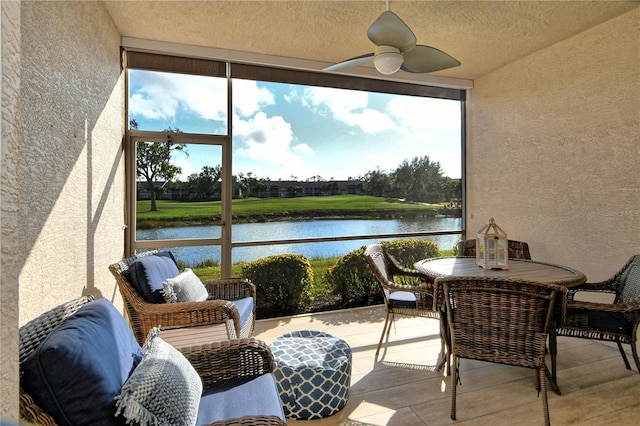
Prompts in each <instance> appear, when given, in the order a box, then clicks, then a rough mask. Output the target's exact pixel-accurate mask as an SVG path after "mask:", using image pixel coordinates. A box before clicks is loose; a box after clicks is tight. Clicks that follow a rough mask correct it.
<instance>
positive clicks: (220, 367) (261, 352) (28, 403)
mask: <svg viewBox="0 0 640 426" xmlns="http://www.w3.org/2000/svg"><path fill="white" fill-rule="evenodd" d="M93 300H94V297H93V296H85V297H81V298H79V299H76V300H73V301H71V302H68V303H65V304H62V305H59V306H57V307H55V308H53V309H52V310H50V311H48V312H46V313H44V314H42V315H40V316H39V317H37V318H35V319H34V320H32V321H30V322H28V323H27V324H25V325H24V326H22V327H21V328H20V332H19V361H20V364H21V365H22V363H23V362H24V361H25V360H26V359H27V358H28V357H29V355H30V354H31V353H32V352H33V351H34V350H35V349H36V348H37V347H38V346H39V345H40V344H41V343H42V342H43V341H44V340H45V339H46V338H47V336H48V335H49V334H50V333H51V332H52V331H53V330H54V329H55V328H56V327H58V325H60V323H61V322H62V321H63V320H64V319H65V318H67V317H69V316H71V315H73V314H74V313H75V312H76V311H77V310H78V309H80V308H81V307H82V306H83V305H85V304H86V303H89V302H91V301H93ZM179 350H180V352H182V354H183V355H184V356H185V357H186V358H187V359H188V360H189V362H190V363H191V364H192V365H193V367H194V368H195V370H196V371H197V372H198V375H199V376H200V378H201V379H202V384H203V389H206V388H207V387H211V386H215V385H217V384H218V383H227V382H229V381H232V380H233V379H238V378H242V379H248V378H252V377H258V376H261V375H263V374H268V373H271V372H272V371H273V368H274V360H273V355H272V353H271V350H270V349H269V346H268V345H267V344H266V343H264V342H262V341H260V340H257V339H253V338H248V339H234V340H226V341H219V342H214V343H210V344H206V345H201V346H200V345H197V346H191V347H185V348H179ZM20 371H21V373H22V367H21V368H20ZM70 374H73V373H72V372H70ZM20 420H21V422H27V423H29V424H35V425H46V426H55V425H56V424H57V423H56V421H55V420H54V419H53V417H51V416H50V415H49V414H48V413H46V412H45V411H44V410H43V409H42V408H41V407H40V406H38V405H37V404H36V402H35V401H34V400H33V398H32V397H31V396H30V395H29V394H27V393H26V392H25V391H24V389H23V388H22V387H21V388H20ZM215 424H216V425H245V424H246V425H285V424H286V423H285V422H284V421H283V420H282V419H280V418H279V417H277V416H272V415H269V416H267V415H264V416H260V415H254V416H245V417H242V418H236V419H229V420H228V421H222V422H216V423H215Z"/></svg>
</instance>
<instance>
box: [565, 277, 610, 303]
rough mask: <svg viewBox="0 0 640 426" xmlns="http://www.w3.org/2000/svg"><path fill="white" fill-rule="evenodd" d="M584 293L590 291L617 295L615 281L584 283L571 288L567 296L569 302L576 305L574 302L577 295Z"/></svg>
mask: <svg viewBox="0 0 640 426" xmlns="http://www.w3.org/2000/svg"><path fill="white" fill-rule="evenodd" d="M582 291H588V292H592V293H607V294H616V287H615V281H614V280H613V279H608V280H605V281H600V282H597V283H584V284H581V285H579V286H576V287H571V288H570V289H569V292H568V294H567V298H568V300H569V302H570V303H574V302H573V300H574V298H575V296H576V293H579V292H582Z"/></svg>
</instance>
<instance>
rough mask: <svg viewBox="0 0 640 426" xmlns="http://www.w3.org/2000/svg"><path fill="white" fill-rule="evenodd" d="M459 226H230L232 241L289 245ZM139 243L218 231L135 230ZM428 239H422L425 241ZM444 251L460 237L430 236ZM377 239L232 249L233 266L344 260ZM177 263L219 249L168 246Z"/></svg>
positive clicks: (348, 222) (417, 222)
mask: <svg viewBox="0 0 640 426" xmlns="http://www.w3.org/2000/svg"><path fill="white" fill-rule="evenodd" d="M461 227H462V219H461V218H450V217H445V218H420V219H379V220H377V219H374V220H360V219H344V220H307V221H293V222H266V223H245V224H238V225H233V241H234V242H245V241H265V240H290V239H299V238H327V237H343V236H350V235H372V234H396V233H407V232H423V231H433V232H438V231H454V230H459V229H461ZM137 238H138V240H165V239H166V240H171V239H180V238H220V227H219V226H185V227H175V228H162V229H138V231H137ZM424 238H425V239H426V237H424ZM429 239H430V240H432V241H434V242H435V243H436V244H438V247H440V248H441V249H443V250H448V249H451V248H452V247H453V246H454V245H455V244H456V243H457V241H458V239H459V235H436V236H433V237H429ZM377 241H378V240H375V239H374V240H370V239H367V240H353V241H332V242H322V243H297V244H277V245H268V246H256V247H237V248H234V249H233V262H234V263H235V262H239V261H245V262H249V261H253V260H256V259H260V258H263V257H266V256H270V255H274V254H283V253H294V254H302V255H304V256H306V257H307V258H308V259H315V258H323V257H337V256H343V255H345V254H347V253H349V252H350V251H353V250H356V249H358V248H360V247H362V246H363V245H366V244H371V243H374V242H377ZM168 248H170V249H171V251H172V252H174V254H175V255H176V257H177V258H178V259H180V261H182V262H184V263H185V264H187V265H193V264H196V263H198V262H200V261H203V260H206V259H215V260H219V259H220V247H219V246H206V247H168Z"/></svg>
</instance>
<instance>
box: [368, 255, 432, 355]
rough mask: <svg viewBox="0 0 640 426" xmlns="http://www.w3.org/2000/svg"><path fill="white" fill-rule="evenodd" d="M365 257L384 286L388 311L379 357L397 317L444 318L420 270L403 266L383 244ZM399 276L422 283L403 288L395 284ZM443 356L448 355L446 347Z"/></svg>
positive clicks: (381, 285) (429, 285) (430, 286)
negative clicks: (435, 306) (387, 251)
mask: <svg viewBox="0 0 640 426" xmlns="http://www.w3.org/2000/svg"><path fill="white" fill-rule="evenodd" d="M364 257H365V258H366V259H367V262H368V263H369V266H371V270H372V271H373V275H374V276H375V277H376V279H377V281H378V284H379V285H380V288H381V290H382V294H383V297H384V304H385V308H386V317H385V321H384V327H383V328H382V335H381V336H380V342H379V343H378V349H377V350H376V357H377V356H378V354H379V353H380V348H381V347H382V341H383V340H384V337H385V334H386V335H387V339H388V338H389V333H390V332H391V321H393V320H394V318H395V316H396V315H404V316H411V317H424V318H436V319H440V314H439V312H438V311H437V310H434V304H433V284H432V283H426V282H424V281H422V280H423V277H422V276H421V274H420V273H419V272H418V271H415V270H412V269H407V268H404V267H402V266H400V265H399V264H398V262H397V261H396V260H395V259H394V258H393V257H392V256H391V255H389V254H388V253H386V252H385V251H384V248H383V247H382V246H381V245H380V244H372V245H369V246H368V247H367V248H366V250H365V252H364ZM398 277H413V278H418V279H419V281H420V284H418V285H403V284H399V283H396V282H394V279H396V278H398ZM390 319H391V321H389V320H390ZM442 353H444V347H443V352H442Z"/></svg>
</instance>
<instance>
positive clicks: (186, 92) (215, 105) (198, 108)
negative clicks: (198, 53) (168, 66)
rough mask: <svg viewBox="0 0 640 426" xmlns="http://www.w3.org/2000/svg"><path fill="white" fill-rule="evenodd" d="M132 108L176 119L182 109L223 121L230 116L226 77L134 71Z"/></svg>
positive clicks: (136, 112)
mask: <svg viewBox="0 0 640 426" xmlns="http://www.w3.org/2000/svg"><path fill="white" fill-rule="evenodd" d="M131 72H132V73H133V74H132V76H131V77H132V81H134V82H135V84H136V87H134V88H133V89H132V93H131V97H130V101H129V111H130V113H131V115H132V116H136V115H138V116H142V117H144V118H148V119H163V120H173V119H174V118H175V117H176V114H177V112H178V111H179V110H180V109H181V108H182V109H184V110H185V111H190V112H193V113H195V114H196V115H197V116H199V117H200V118H205V119H211V120H221V119H224V118H225V117H226V115H227V102H226V99H227V92H226V80H224V79H219V78H212V77H203V76H196V75H184V74H171V73H161V72H146V71H131ZM178 127H179V126H178Z"/></svg>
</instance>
